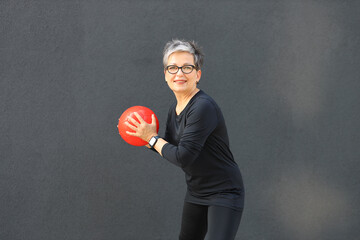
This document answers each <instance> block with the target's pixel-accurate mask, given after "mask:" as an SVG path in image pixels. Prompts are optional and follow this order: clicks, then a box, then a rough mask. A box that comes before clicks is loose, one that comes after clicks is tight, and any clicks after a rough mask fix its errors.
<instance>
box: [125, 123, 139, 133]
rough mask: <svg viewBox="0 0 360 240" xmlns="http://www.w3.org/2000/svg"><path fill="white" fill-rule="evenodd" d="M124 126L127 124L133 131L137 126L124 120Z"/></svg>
mask: <svg viewBox="0 0 360 240" xmlns="http://www.w3.org/2000/svg"><path fill="white" fill-rule="evenodd" d="M125 124H126V126H128V127H129V128H130V129H132V130H134V131H135V132H136V131H137V127H135V126H134V125H131V124H130V123H128V122H125Z"/></svg>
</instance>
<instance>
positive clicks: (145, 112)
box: [117, 106, 159, 146]
mask: <svg viewBox="0 0 360 240" xmlns="http://www.w3.org/2000/svg"><path fill="white" fill-rule="evenodd" d="M135 112H137V113H138V114H139V115H140V116H141V117H142V118H143V119H144V120H145V122H147V123H151V121H152V118H151V115H153V114H154V115H155V113H154V112H153V111H152V110H151V109H149V108H147V107H143V106H134V107H130V108H128V109H126V110H125V112H123V114H122V115H121V116H120V118H119V124H118V126H117V127H118V129H119V133H120V136H121V137H122V138H123V139H124V140H125V142H127V143H128V144H131V145H134V146H145V145H146V144H148V142H146V141H144V140H142V139H141V138H138V137H135V136H131V135H128V134H127V133H126V131H128V132H134V130H132V129H131V128H129V127H128V126H126V125H125V122H128V123H130V124H131V125H134V124H132V123H131V122H130V121H129V117H132V118H133V119H135V120H136V121H138V122H139V123H140V121H139V120H138V119H137V117H136V116H135V115H134V113H135ZM155 119H156V128H157V129H156V132H159V120H158V118H157V117H156V115H155Z"/></svg>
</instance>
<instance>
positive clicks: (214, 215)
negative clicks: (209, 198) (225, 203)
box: [206, 206, 242, 240]
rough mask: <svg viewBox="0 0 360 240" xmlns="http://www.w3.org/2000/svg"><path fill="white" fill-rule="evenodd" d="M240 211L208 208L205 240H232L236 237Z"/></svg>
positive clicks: (225, 208)
mask: <svg viewBox="0 0 360 240" xmlns="http://www.w3.org/2000/svg"><path fill="white" fill-rule="evenodd" d="M241 215H242V211H236V210H234V209H231V208H227V207H220V206H209V212H208V227H209V231H208V234H207V235H206V239H207V240H233V239H234V238H235V236H236V232H237V230H238V227H239V224H240V220H241Z"/></svg>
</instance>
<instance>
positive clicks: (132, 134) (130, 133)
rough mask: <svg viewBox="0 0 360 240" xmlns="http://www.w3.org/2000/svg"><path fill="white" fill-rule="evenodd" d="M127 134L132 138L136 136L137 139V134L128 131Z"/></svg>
mask: <svg viewBox="0 0 360 240" xmlns="http://www.w3.org/2000/svg"><path fill="white" fill-rule="evenodd" d="M126 134H127V135H130V136H135V137H136V133H135V132H129V131H126Z"/></svg>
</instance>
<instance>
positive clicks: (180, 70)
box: [176, 69, 184, 76]
mask: <svg viewBox="0 0 360 240" xmlns="http://www.w3.org/2000/svg"><path fill="white" fill-rule="evenodd" d="M178 75H179V76H182V75H184V73H183V71H182V69H179V71H178V72H177V73H176V76H178Z"/></svg>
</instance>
